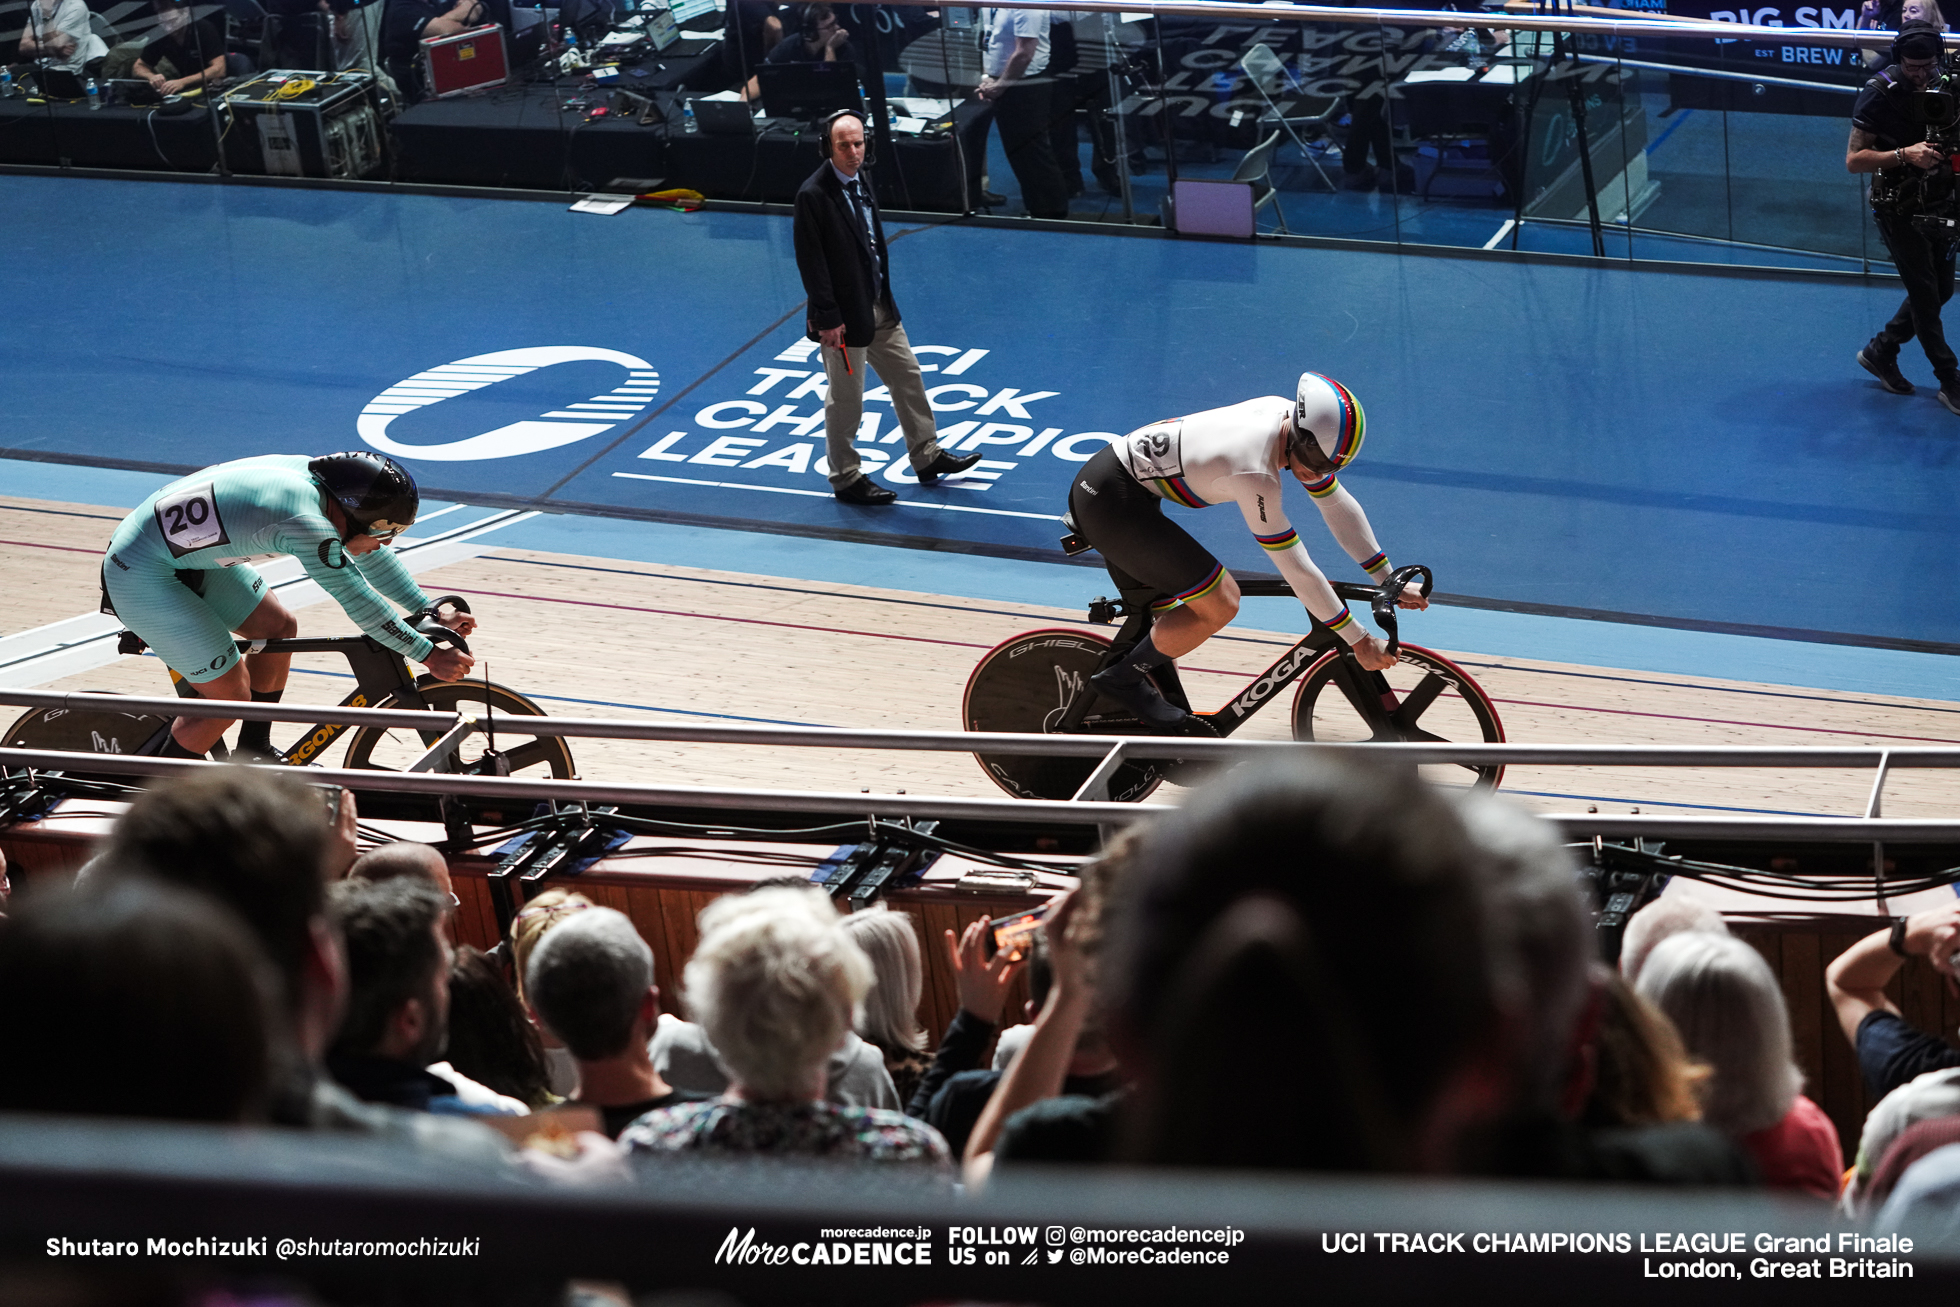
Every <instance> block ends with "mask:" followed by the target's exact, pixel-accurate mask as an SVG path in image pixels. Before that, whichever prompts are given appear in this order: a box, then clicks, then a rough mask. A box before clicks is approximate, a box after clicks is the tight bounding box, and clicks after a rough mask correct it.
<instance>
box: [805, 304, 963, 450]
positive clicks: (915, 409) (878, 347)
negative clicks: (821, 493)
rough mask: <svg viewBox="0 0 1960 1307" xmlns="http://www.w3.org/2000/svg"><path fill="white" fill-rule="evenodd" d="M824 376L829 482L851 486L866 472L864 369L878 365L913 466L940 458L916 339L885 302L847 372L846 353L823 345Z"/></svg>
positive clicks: (824, 431)
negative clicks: (861, 427) (861, 447)
mask: <svg viewBox="0 0 1960 1307" xmlns="http://www.w3.org/2000/svg"><path fill="white" fill-rule="evenodd" d="M818 352H819V353H820V354H822V355H823V367H824V374H825V375H826V376H827V377H829V378H830V394H829V397H828V398H826V399H825V400H824V410H823V435H824V449H825V454H826V456H827V457H828V458H829V460H830V484H831V485H833V486H847V485H849V484H850V483H851V482H853V481H855V480H857V479H858V478H859V477H861V476H863V475H864V471H863V469H862V468H861V467H860V466H859V461H860V460H859V459H858V452H857V448H856V445H855V444H854V443H853V442H854V441H855V440H856V439H857V432H858V424H859V423H860V422H862V421H863V419H864V371H865V368H866V367H867V366H869V367H871V368H875V369H876V370H877V372H878V379H879V380H880V381H882V382H884V383H885V389H887V390H889V391H890V392H891V397H892V408H893V409H895V410H896V411H897V413H898V426H899V430H901V431H903V432H904V433H905V447H906V448H907V449H908V450H909V451H910V452H911V456H912V467H913V469H914V470H917V469H919V468H922V467H925V466H927V465H928V464H930V463H931V462H932V461H933V460H934V459H936V458H938V457H939V453H940V450H939V433H938V429H937V428H936V427H935V426H934V425H933V421H932V405H931V404H930V403H928V402H927V400H926V383H925V379H924V378H923V377H922V376H921V375H920V373H919V360H918V359H916V358H914V357H913V355H912V342H911V341H909V340H907V339H906V338H905V328H904V327H903V326H901V325H900V324H899V322H898V318H897V315H896V314H894V313H893V312H892V310H891V309H890V308H889V307H888V306H887V305H884V304H880V305H879V306H878V316H877V319H876V330H875V331H874V333H873V335H872V337H871V343H870V344H869V345H864V346H857V347H853V348H852V349H851V351H850V355H851V369H852V370H851V371H850V372H846V371H844V351H843V350H836V349H820V350H819V351H818Z"/></svg>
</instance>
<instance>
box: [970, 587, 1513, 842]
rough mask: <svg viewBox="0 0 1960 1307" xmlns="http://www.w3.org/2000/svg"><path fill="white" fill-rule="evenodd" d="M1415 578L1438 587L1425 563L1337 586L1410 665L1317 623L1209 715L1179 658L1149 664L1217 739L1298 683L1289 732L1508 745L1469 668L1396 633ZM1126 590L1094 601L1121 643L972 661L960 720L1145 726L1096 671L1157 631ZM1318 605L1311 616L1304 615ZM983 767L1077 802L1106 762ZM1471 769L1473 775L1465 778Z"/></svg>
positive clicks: (1053, 642) (1127, 767) (1132, 778)
mask: <svg viewBox="0 0 1960 1307" xmlns="http://www.w3.org/2000/svg"><path fill="white" fill-rule="evenodd" d="M1234 576H1235V579H1237V580H1238V583H1239V591H1240V593H1241V594H1244V595H1247V596H1254V597H1271V596H1279V595H1287V596H1291V595H1292V594H1293V588H1292V587H1291V586H1290V585H1288V584H1287V583H1286V581H1285V580H1284V579H1283V578H1280V577H1253V578H1247V577H1238V576H1237V575H1236V574H1234ZM1418 578H1419V579H1420V583H1421V586H1420V593H1421V594H1422V595H1424V596H1425V597H1426V596H1427V595H1428V594H1429V591H1430V588H1431V586H1432V585H1433V584H1434V577H1433V575H1432V574H1431V573H1430V570H1429V569H1428V568H1426V567H1421V566H1411V567H1401V568H1397V569H1396V570H1395V572H1394V573H1393V574H1392V575H1391V576H1390V577H1389V579H1388V580H1387V581H1386V582H1385V583H1384V584H1382V585H1381V586H1369V585H1354V584H1350V583H1347V582H1335V583H1334V592H1335V593H1336V594H1338V595H1340V597H1341V598H1342V599H1344V600H1349V601H1360V602H1365V603H1368V604H1369V605H1370V606H1371V607H1372V609H1373V611H1374V615H1375V621H1376V622H1377V623H1378V624H1379V625H1380V626H1381V629H1382V631H1383V633H1384V634H1386V635H1387V637H1388V646H1387V647H1388V651H1389V652H1390V653H1399V655H1400V659H1401V661H1399V662H1398V663H1397V664H1396V665H1395V666H1394V667H1392V668H1390V669H1389V670H1388V671H1387V672H1371V671H1368V670H1366V669H1365V668H1363V667H1362V666H1361V664H1360V663H1358V662H1356V661H1355V658H1354V654H1353V651H1352V649H1351V647H1350V646H1349V645H1348V643H1347V641H1345V640H1343V639H1341V637H1340V636H1338V635H1336V634H1334V633H1333V632H1332V631H1329V630H1328V629H1327V628H1326V627H1325V626H1324V625H1322V624H1321V623H1320V621H1319V620H1318V619H1313V627H1312V629H1311V630H1310V631H1308V633H1307V634H1306V636H1305V637H1304V638H1302V639H1301V640H1300V642H1299V643H1298V644H1295V645H1294V646H1293V647H1292V648H1290V649H1288V650H1287V651H1286V652H1285V653H1283V654H1281V655H1280V657H1279V659H1278V661H1276V662H1274V663H1273V665H1272V666H1270V667H1268V668H1267V669H1266V670H1265V671H1263V672H1261V673H1259V674H1258V675H1257V676H1255V677H1253V678H1252V679H1251V680H1250V681H1249V682H1247V683H1246V685H1245V686H1244V687H1243V688H1242V689H1240V690H1239V691H1237V692H1236V693H1235V694H1233V695H1232V697H1231V698H1230V699H1228V700H1227V701H1226V702H1225V703H1224V704H1223V705H1222V706H1221V707H1219V708H1218V709H1216V710H1215V711H1212V712H1196V711H1195V710H1194V709H1193V708H1192V707H1191V701H1190V699H1189V698H1187V697H1186V695H1185V692H1184V687H1183V684H1182V683H1181V681H1180V680H1179V678H1178V674H1177V665H1176V663H1174V662H1172V663H1166V664H1164V665H1163V666H1162V667H1160V668H1159V669H1157V671H1155V672H1153V673H1151V679H1152V680H1153V681H1154V682H1155V683H1156V686H1157V689H1158V691H1159V692H1160V693H1162V694H1163V696H1164V697H1165V698H1166V699H1168V700H1170V701H1171V702H1172V703H1174V704H1176V705H1177V706H1178V707H1180V708H1183V709H1184V710H1185V711H1186V712H1193V713H1194V714H1195V715H1196V716H1197V717H1199V718H1201V719H1202V720H1204V721H1205V722H1207V723H1208V724H1209V725H1210V726H1211V728H1212V729H1213V730H1214V731H1216V732H1217V733H1218V734H1219V735H1220V736H1229V735H1231V734H1232V733H1233V732H1234V731H1236V730H1238V729H1239V728H1240V727H1241V726H1244V725H1245V724H1246V722H1248V721H1250V720H1251V719H1252V716H1253V714H1254V713H1256V712H1258V711H1259V710H1260V709H1261V708H1263V707H1265V706H1266V705H1267V704H1269V703H1271V702H1272V701H1273V700H1275V699H1277V698H1278V697H1279V693H1280V691H1281V690H1284V689H1285V688H1286V687H1287V686H1289V685H1291V684H1292V683H1293V682H1295V681H1299V682H1300V691H1299V693H1298V694H1297V695H1296V696H1295V697H1294V700H1293V738H1294V739H1296V740H1321V741H1339V742H1349V741H1353V742H1363V741H1372V742H1397V741H1401V742H1412V741H1427V742H1430V743H1449V742H1453V741H1454V742H1460V743H1476V742H1482V743H1486V744H1499V743H1502V742H1503V739H1504V725H1503V723H1502V722H1501V721H1500V720H1498V716H1497V708H1496V705H1494V704H1493V703H1492V702H1491V700H1490V696H1489V695H1487V694H1485V693H1484V691H1483V688H1482V687H1481V686H1479V685H1478V684H1477V683H1476V681H1475V680H1473V679H1471V676H1470V674H1469V673H1468V672H1466V671H1464V670H1463V669H1462V668H1461V667H1458V666H1457V665H1456V664H1455V663H1453V662H1451V661H1450V660H1449V659H1447V658H1445V657H1443V656H1442V655H1441V654H1439V653H1435V652H1433V651H1432V650H1429V649H1424V648H1422V647H1420V646H1418V645H1412V644H1403V643H1401V639H1400V635H1399V632H1398V629H1397V620H1396V611H1395V601H1396V599H1397V598H1398V597H1399V596H1400V595H1401V593H1402V591H1403V589H1404V587H1406V586H1407V585H1409V584H1410V583H1411V582H1412V581H1415V580H1417V579H1418ZM1121 595H1122V597H1121V598H1120V599H1116V600H1111V599H1106V598H1098V599H1096V600H1094V601H1093V602H1091V603H1090V605H1089V612H1088V620H1089V621H1091V622H1096V623H1100V624H1102V625H1111V624H1114V623H1115V622H1116V621H1117V619H1119V618H1121V619H1123V625H1122V628H1121V629H1120V630H1118V631H1117V633H1116V638H1115V639H1114V640H1109V639H1105V638H1104V637H1103V636H1100V635H1094V634H1091V633H1089V632H1086V631H1076V630H1069V629H1066V628H1053V629H1044V630H1038V631H1028V632H1025V633H1023V634H1021V635H1017V636H1015V637H1013V638H1012V639H1010V640H1006V641H1004V642H1002V643H1001V644H999V645H997V646H995V647H994V648H993V649H992V650H990V651H989V652H988V653H987V654H986V655H985V656H984V657H983V658H981V660H980V663H979V665H978V666H977V667H975V668H974V669H973V675H972V676H971V677H970V678H968V680H967V684H966V696H965V699H964V702H963V705H962V718H963V722H964V725H965V727H966V729H967V730H969V731H1005V732H1025V733H1030V734H1069V735H1147V734H1150V732H1149V731H1147V730H1146V729H1145V728H1144V726H1143V724H1142V723H1141V722H1140V721H1139V719H1138V718H1137V715H1136V714H1135V713H1134V712H1133V711H1132V710H1131V709H1129V708H1128V707H1126V706H1124V705H1123V704H1120V703H1117V702H1116V701H1115V700H1114V699H1111V698H1109V697H1108V696H1106V695H1102V694H1099V693H1097V692H1096V690H1095V688H1094V687H1093V686H1091V685H1090V684H1089V678H1090V677H1091V676H1093V675H1095V674H1096V673H1097V672H1099V671H1101V670H1102V669H1103V668H1105V667H1108V666H1110V665H1112V664H1114V663H1115V662H1116V661H1117V660H1118V659H1120V658H1121V657H1122V656H1123V655H1124V654H1125V653H1127V652H1129V650H1130V649H1131V648H1132V647H1133V646H1134V645H1135V644H1136V643H1137V642H1138V641H1139V640H1141V639H1143V637H1144V634H1145V633H1146V632H1147V631H1149V629H1150V624H1151V620H1152V619H1151V607H1150V606H1151V604H1153V603H1155V602H1157V601H1159V600H1161V599H1163V598H1164V596H1163V594H1162V593H1161V592H1160V591H1157V590H1155V589H1152V588H1150V587H1137V588H1134V589H1125V590H1123V591H1122V592H1121ZM1311 616H1312V615H1311V614H1309V617H1311ZM973 756H974V758H975V759H976V760H978V761H979V763H980V766H981V768H982V769H983V770H984V771H985V772H986V773H987V775H988V776H989V777H991V778H992V779H993V781H994V783H995V784H997V785H999V786H1000V787H1001V788H1002V789H1003V790H1006V791H1007V792H1008V793H1009V794H1012V795H1014V796H1016V797H1017V798H1023V799H1070V798H1073V797H1074V796H1075V794H1076V792H1077V791H1079V790H1080V789H1081V788H1082V784H1083V782H1084V781H1086V780H1088V778H1089V775H1090V773H1091V772H1093V771H1094V770H1095V768H1096V766H1097V763H1098V760H1097V759H1095V758H1043V757H1034V756H1030V755H1027V754H1009V753H987V752H984V751H975V753H974V755H973ZM1179 765H1180V764H1179V763H1178V762H1177V761H1176V760H1174V759H1134V760H1130V761H1126V762H1125V763H1124V764H1123V765H1122V766H1121V768H1120V769H1119V770H1118V771H1117V773H1116V775H1115V776H1114V777H1113V778H1111V780H1110V782H1109V796H1110V798H1111V799H1112V800H1114V801H1116V802H1119V803H1134V802H1137V801H1139V800H1141V799H1143V798H1145V797H1146V796H1147V795H1149V794H1150V792H1151V791H1152V790H1154V789H1156V788H1157V786H1158V785H1160V784H1161V783H1163V781H1164V780H1165V779H1166V777H1171V778H1173V779H1174V778H1176V776H1177V774H1178V769H1179ZM1423 771H1424V772H1425V774H1427V775H1429V776H1430V777H1431V778H1432V779H1437V780H1443V781H1445V782H1447V781H1449V780H1452V779H1454V780H1457V781H1459V782H1460V781H1462V780H1465V779H1467V780H1469V782H1470V783H1471V784H1472V785H1475V786H1478V787H1482V788H1487V789H1494V788H1495V787H1496V786H1497V785H1498V784H1499V783H1500V782H1501V781H1502V780H1503V776H1504V768H1503V767H1501V766H1470V765H1468V764H1463V765H1461V766H1451V767H1433V768H1432V767H1425V768H1424V769H1423ZM1465 772H1467V773H1469V775H1468V776H1467V777H1466V776H1465V774H1464V773H1465Z"/></svg>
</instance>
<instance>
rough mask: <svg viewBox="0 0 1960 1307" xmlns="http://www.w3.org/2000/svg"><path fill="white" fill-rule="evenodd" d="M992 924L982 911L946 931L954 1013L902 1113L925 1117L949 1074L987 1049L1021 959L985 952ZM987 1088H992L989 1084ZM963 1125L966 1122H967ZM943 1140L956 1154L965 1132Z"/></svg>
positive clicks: (970, 1063) (968, 1066) (967, 1066)
mask: <svg viewBox="0 0 1960 1307" xmlns="http://www.w3.org/2000/svg"><path fill="white" fill-rule="evenodd" d="M991 929H992V923H991V922H990V921H989V920H988V919H987V918H986V917H981V918H979V919H978V920H976V921H971V922H968V923H967V927H966V929H965V930H963V931H961V932H960V934H959V936H958V937H957V938H955V937H954V935H953V932H952V931H950V930H949V931H947V932H946V958H947V965H948V966H949V968H950V969H951V971H952V973H953V987H954V991H955V992H956V993H957V994H958V995H959V1000H960V1006H959V1010H958V1011H956V1012H954V1013H953V1019H952V1020H951V1021H950V1022H948V1023H947V1024H946V1030H945V1033H944V1034H942V1035H940V1037H939V1048H938V1049H937V1051H935V1052H934V1053H933V1055H932V1063H931V1065H930V1066H928V1067H927V1068H926V1073H925V1075H924V1076H922V1077H920V1079H919V1083H918V1085H917V1086H916V1087H915V1088H914V1089H913V1090H912V1097H911V1098H910V1099H908V1100H906V1104H905V1114H906V1115H907V1116H915V1117H918V1118H919V1119H920V1120H928V1119H929V1118H930V1116H931V1110H930V1109H931V1104H932V1100H933V1098H934V1097H935V1096H936V1095H937V1094H938V1093H939V1091H940V1089H941V1088H943V1087H944V1086H945V1085H946V1084H947V1082H948V1081H949V1080H951V1079H952V1078H953V1077H954V1076H956V1075H958V1074H960V1073H961V1072H964V1071H971V1070H973V1069H974V1068H976V1067H978V1066H979V1065H980V1059H981V1058H982V1057H983V1056H984V1055H985V1053H986V1051H987V1041H988V1040H990V1039H992V1038H993V1037H994V1031H995V1030H996V1029H997V1028H998V1027H999V1025H1000V1014H1001V1010H1002V1009H1003V1008H1004V1007H1006V1006H1007V994H1008V990H1009V989H1010V988H1011V987H1012V986H1013V984H1014V981H1015V979H1016V978H1017V977H1018V976H1019V975H1020V974H1021V967H1022V963H1023V962H1024V961H1025V960H1026V959H1025V957H1016V956H1014V955H1012V954H1010V953H1005V952H998V953H994V954H993V955H992V956H991V957H989V956H988V952H987V947H986V939H987V932H988V931H989V930H991ZM997 1065H998V1064H997ZM988 1092H989V1093H991V1092H992V1090H991V1087H990V1088H989V1090H988ZM976 1111H977V1109H976ZM934 1128H935V1129H938V1127H934ZM968 1128H969V1129H970V1128H971V1126H970V1123H969V1127H968ZM939 1133H940V1134H942V1135H944V1134H945V1133H946V1132H945V1130H943V1129H940V1130H939ZM946 1142H947V1143H948V1144H951V1145H953V1152H954V1153H955V1154H956V1155H957V1154H959V1153H961V1152H962V1151H964V1149H965V1147H966V1140H965V1136H964V1134H962V1136H961V1138H960V1141H959V1142H958V1143H957V1144H954V1143H953V1140H952V1138H951V1137H950V1136H948V1137H947V1140H946Z"/></svg>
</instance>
